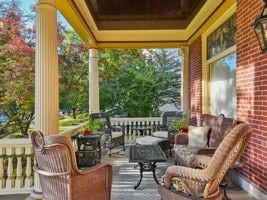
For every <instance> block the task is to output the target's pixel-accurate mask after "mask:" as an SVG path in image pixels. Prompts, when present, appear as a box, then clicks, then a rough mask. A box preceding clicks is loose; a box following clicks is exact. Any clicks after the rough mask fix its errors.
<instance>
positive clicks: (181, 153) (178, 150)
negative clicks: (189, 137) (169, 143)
mask: <svg viewBox="0 0 267 200" xmlns="http://www.w3.org/2000/svg"><path fill="white" fill-rule="evenodd" d="M198 150H199V147H195V146H189V145H179V144H176V145H174V152H175V160H176V162H177V165H179V166H184V167H189V166H190V163H191V160H192V158H193V157H194V155H196V153H197V151H198Z"/></svg>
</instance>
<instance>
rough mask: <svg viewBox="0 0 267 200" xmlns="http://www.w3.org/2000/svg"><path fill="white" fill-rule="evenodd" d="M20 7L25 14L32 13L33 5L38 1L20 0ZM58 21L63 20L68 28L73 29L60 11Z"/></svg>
mask: <svg viewBox="0 0 267 200" xmlns="http://www.w3.org/2000/svg"><path fill="white" fill-rule="evenodd" d="M19 1H20V8H21V10H23V12H24V14H27V13H31V7H32V5H34V4H35V3H36V0H19ZM57 16H58V21H59V22H61V23H62V24H63V25H64V26H65V27H66V28H69V29H72V27H71V26H70V24H69V23H68V22H67V20H66V19H65V18H64V17H63V16H62V15H61V14H60V13H59V12H58V15H57Z"/></svg>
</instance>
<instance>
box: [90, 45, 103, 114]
mask: <svg viewBox="0 0 267 200" xmlns="http://www.w3.org/2000/svg"><path fill="white" fill-rule="evenodd" d="M97 53H98V50H97V49H90V50H89V77H88V78H89V113H95V112H99V111H100V106H99V74H98V58H97Z"/></svg>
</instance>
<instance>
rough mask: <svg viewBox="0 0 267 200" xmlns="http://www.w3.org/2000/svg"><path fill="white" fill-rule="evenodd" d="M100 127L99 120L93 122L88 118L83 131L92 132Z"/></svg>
mask: <svg viewBox="0 0 267 200" xmlns="http://www.w3.org/2000/svg"><path fill="white" fill-rule="evenodd" d="M101 126H102V124H101V122H100V121H99V120H93V119H91V118H89V120H88V121H87V122H86V124H85V125H84V129H85V130H88V131H92V132H94V131H96V130H98V129H100V128H101Z"/></svg>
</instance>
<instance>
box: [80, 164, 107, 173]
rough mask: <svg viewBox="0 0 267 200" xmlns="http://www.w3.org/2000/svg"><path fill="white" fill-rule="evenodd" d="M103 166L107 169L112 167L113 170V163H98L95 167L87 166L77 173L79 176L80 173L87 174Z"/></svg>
mask: <svg viewBox="0 0 267 200" xmlns="http://www.w3.org/2000/svg"><path fill="white" fill-rule="evenodd" d="M102 168H105V169H108V168H111V170H112V165H110V164H105V163H101V164H97V165H95V166H93V167H90V168H86V169H83V170H79V173H77V174H76V175H78V176H79V175H85V174H90V173H94V172H96V171H99V170H102Z"/></svg>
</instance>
